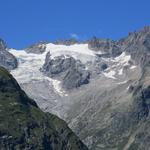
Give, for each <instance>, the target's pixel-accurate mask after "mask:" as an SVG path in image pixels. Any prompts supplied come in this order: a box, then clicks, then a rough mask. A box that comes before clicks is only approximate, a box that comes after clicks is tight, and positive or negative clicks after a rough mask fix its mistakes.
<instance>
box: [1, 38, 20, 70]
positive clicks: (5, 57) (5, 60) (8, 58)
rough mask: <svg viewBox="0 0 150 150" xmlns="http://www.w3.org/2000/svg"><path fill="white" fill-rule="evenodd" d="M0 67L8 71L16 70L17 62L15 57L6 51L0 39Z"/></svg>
mask: <svg viewBox="0 0 150 150" xmlns="http://www.w3.org/2000/svg"><path fill="white" fill-rule="evenodd" d="M0 66H3V67H5V68H6V69H8V70H12V69H15V68H17V66H18V62H17V59H16V58H15V56H13V55H12V54H11V53H9V52H8V51H7V46H6V44H5V42H4V41H3V40H1V39H0Z"/></svg>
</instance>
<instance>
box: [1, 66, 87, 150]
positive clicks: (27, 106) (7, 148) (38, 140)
mask: <svg viewBox="0 0 150 150" xmlns="http://www.w3.org/2000/svg"><path fill="white" fill-rule="evenodd" d="M0 112H1V113H0V149H1V150H20V149H26V150H33V149H36V150H87V148H86V146H84V144H83V143H82V142H81V141H80V140H79V139H78V137H77V136H75V134H74V133H73V132H72V131H71V130H70V129H69V128H68V126H67V125H66V123H65V122H64V121H62V120H61V119H59V118H58V117H56V116H54V115H52V114H49V113H44V112H42V111H41V110H40V109H39V108H38V106H37V104H36V103H35V102H34V101H33V100H32V99H30V98H29V97H28V96H27V95H26V94H25V93H24V91H22V90H21V88H20V87H19V85H18V83H17V82H16V81H15V79H14V78H13V77H12V76H11V75H10V74H9V73H8V72H7V71H6V70H5V69H4V68H2V67H0Z"/></svg>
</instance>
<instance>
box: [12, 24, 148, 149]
mask: <svg viewBox="0 0 150 150" xmlns="http://www.w3.org/2000/svg"><path fill="white" fill-rule="evenodd" d="M149 37H150V27H145V28H143V29H141V30H140V31H136V32H133V33H130V34H129V35H128V36H127V37H125V38H123V39H121V40H119V41H113V40H108V39H98V38H93V39H91V40H89V41H87V42H85V43H77V42H75V43H72V42H71V43H70V42H69V41H66V42H65V41H60V42H58V43H57V42H56V43H55V44H52V43H39V45H38V44H36V45H35V46H32V47H30V48H29V49H25V50H21V51H17V50H14V49H10V50H9V52H10V53H12V54H13V55H14V56H15V57H16V58H17V60H18V63H19V65H18V68H17V69H15V70H13V71H11V73H12V74H13V75H14V77H15V78H16V79H17V81H18V82H19V84H20V86H21V87H22V88H23V89H24V90H25V91H26V92H27V93H28V95H30V96H31V97H32V98H34V99H35V100H36V102H37V104H38V106H39V107H40V108H41V109H42V110H44V111H46V112H52V113H53V114H57V115H58V116H59V117H61V118H63V119H64V120H65V121H66V122H67V123H68V124H69V127H70V128H71V129H72V130H73V131H74V132H75V133H76V134H77V135H78V136H79V137H80V139H82V141H84V143H85V144H86V145H87V146H88V147H89V148H90V149H92V150H104V149H106V150H112V149H116V150H120V149H121V150H122V149H123V150H127V149H129V150H130V149H137V150H141V149H142V150H143V149H146V150H147V149H148V147H149V142H148V141H149V140H148V137H149V134H148V133H149V128H148V127H147V126H148V123H149V93H150V91H149V85H150V69H149V68H150V57H149V56H150V46H149V43H150V38H149ZM41 44H42V45H41ZM32 48H33V49H32ZM144 130H145V131H146V132H145V131H144ZM146 135H147V136H146Z"/></svg>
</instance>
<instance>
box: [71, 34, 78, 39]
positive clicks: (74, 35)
mask: <svg viewBox="0 0 150 150" xmlns="http://www.w3.org/2000/svg"><path fill="white" fill-rule="evenodd" d="M70 36H71V38H74V39H79V36H78V35H77V34H76V33H71V34H70Z"/></svg>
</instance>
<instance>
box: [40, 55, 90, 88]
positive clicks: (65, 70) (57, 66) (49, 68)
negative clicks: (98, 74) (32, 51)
mask: <svg viewBox="0 0 150 150" xmlns="http://www.w3.org/2000/svg"><path fill="white" fill-rule="evenodd" d="M41 71H42V72H43V73H45V74H46V75H48V76H50V77H55V78H57V77H59V78H61V80H62V85H63V87H64V88H66V89H73V88H77V87H80V86H81V85H83V84H87V83H89V79H90V73H89V72H88V71H87V70H85V66H84V65H83V64H82V63H81V62H80V61H79V60H75V59H74V58H73V57H71V56H63V55H62V56H57V57H55V58H54V59H51V56H50V53H47V55H46V59H45V64H44V65H43V68H42V69H41Z"/></svg>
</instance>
